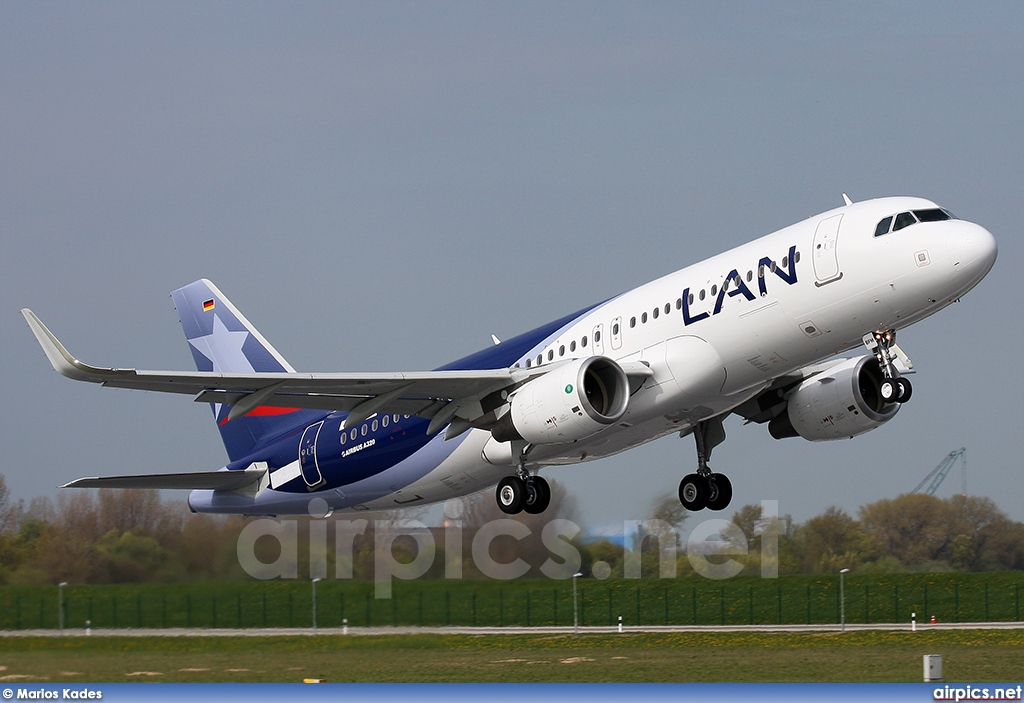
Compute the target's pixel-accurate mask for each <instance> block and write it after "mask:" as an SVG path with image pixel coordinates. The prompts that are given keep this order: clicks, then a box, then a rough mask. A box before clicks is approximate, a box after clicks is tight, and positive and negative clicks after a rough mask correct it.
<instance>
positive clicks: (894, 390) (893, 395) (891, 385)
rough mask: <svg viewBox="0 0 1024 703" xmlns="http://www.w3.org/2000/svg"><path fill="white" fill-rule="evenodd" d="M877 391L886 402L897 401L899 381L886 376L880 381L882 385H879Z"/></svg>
mask: <svg viewBox="0 0 1024 703" xmlns="http://www.w3.org/2000/svg"><path fill="white" fill-rule="evenodd" d="M878 392H879V393H880V394H881V396H882V400H884V401H885V402H886V403H896V402H899V396H900V389H899V383H898V382H897V380H896V379H894V378H887V379H885V380H884V381H882V385H881V386H880V387H879V389H878Z"/></svg>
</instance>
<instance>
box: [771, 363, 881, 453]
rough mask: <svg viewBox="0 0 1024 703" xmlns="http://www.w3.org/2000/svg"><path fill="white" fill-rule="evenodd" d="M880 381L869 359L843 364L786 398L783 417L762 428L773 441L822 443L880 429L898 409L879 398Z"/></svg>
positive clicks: (879, 372)
mask: <svg viewBox="0 0 1024 703" xmlns="http://www.w3.org/2000/svg"><path fill="white" fill-rule="evenodd" d="M884 380H885V376H884V375H883V373H882V368H881V366H879V364H878V360H877V359H875V357H874V356H860V357H855V358H852V359H846V360H845V361H843V362H842V363H840V364H838V365H836V366H833V367H832V368H830V369H828V370H827V371H822V372H821V373H819V374H816V375H814V376H811V377H810V378H808V379H806V380H804V381H803V382H802V383H800V385H798V386H797V387H796V389H795V390H794V391H793V392H792V393H790V395H789V398H788V399H787V402H786V409H785V411H783V412H782V413H781V414H780V415H778V416H777V417H775V418H774V419H772V420H771V422H769V423H768V432H770V433H771V435H772V437H774V438H775V439H784V438H786V437H803V438H804V439H806V440H810V441H811V442H823V441H827V440H832V439H847V438H850V437H856V436H857V435H859V434H864V433H865V432H868V431H869V430H873V429H875V428H876V427H880V426H882V425H883V424H885V423H886V422H888V421H889V420H891V419H892V418H893V416H895V415H896V413H897V411H899V409H900V405H899V403H897V402H891V401H886V400H884V399H883V398H882V392H881V385H882V382H883V381H884Z"/></svg>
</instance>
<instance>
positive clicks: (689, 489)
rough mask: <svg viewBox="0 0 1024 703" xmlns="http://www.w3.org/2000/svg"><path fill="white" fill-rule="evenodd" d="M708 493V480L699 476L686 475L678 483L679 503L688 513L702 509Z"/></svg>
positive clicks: (705, 503)
mask: <svg viewBox="0 0 1024 703" xmlns="http://www.w3.org/2000/svg"><path fill="white" fill-rule="evenodd" d="M708 492H709V490H708V480H707V479H706V478H704V477H703V476H701V475H700V474H686V475H685V476H683V480H682V481H680V482H679V502H680V503H682V504H683V507H684V508H686V509H687V510H689V511H690V512H695V511H697V510H703V509H704V507H705V506H706V505H707V499H708V498H707V497H708Z"/></svg>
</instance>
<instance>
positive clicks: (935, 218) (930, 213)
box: [914, 208, 952, 222]
mask: <svg viewBox="0 0 1024 703" xmlns="http://www.w3.org/2000/svg"><path fill="white" fill-rule="evenodd" d="M914 214H915V215H917V219H918V220H920V221H921V222H943V221H945V220H949V219H952V218H951V217H950V214H949V213H948V212H946V211H945V210H941V209H939V208H935V209H934V210H914Z"/></svg>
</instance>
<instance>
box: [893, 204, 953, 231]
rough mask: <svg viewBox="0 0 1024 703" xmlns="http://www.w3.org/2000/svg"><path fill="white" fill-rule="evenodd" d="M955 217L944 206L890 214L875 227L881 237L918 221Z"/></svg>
mask: <svg viewBox="0 0 1024 703" xmlns="http://www.w3.org/2000/svg"><path fill="white" fill-rule="evenodd" d="M955 219H956V215H954V214H953V213H951V212H950V211H949V210H943V209H942V208H929V209H928V210H914V211H913V212H901V213H900V214H898V215H889V216H888V217H886V218H885V219H884V220H882V221H881V222H879V223H878V226H877V227H875V236H876V237H881V236H882V235H884V234H889V232H896V231H898V230H901V229H903V228H904V227H909V226H910V225H916V224H917V223H918V222H944V221H945V220H955Z"/></svg>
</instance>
